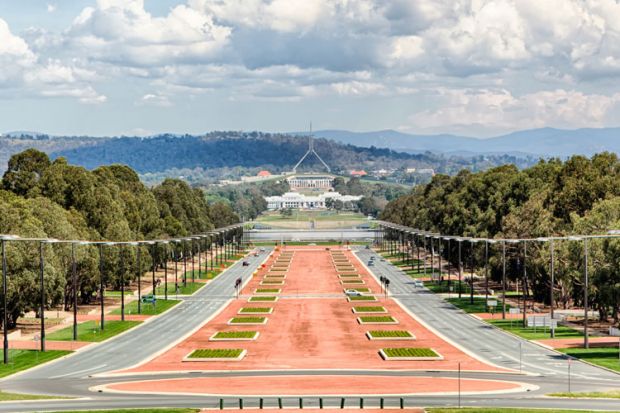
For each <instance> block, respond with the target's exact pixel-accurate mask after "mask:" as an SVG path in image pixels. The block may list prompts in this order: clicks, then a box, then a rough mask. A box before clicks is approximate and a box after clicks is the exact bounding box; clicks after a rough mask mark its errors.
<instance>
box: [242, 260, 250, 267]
mask: <svg viewBox="0 0 620 413" xmlns="http://www.w3.org/2000/svg"><path fill="white" fill-rule="evenodd" d="M242 265H243V266H244V267H249V266H250V263H249V262H248V261H243V264H242Z"/></svg>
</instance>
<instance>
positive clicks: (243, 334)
mask: <svg viewBox="0 0 620 413" xmlns="http://www.w3.org/2000/svg"><path fill="white" fill-rule="evenodd" d="M254 336H256V331H220V332H219V333H216V334H215V335H214V336H213V338H215V339H220V340H221V339H226V338H237V339H240V338H254Z"/></svg>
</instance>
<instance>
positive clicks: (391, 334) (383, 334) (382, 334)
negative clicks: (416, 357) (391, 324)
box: [369, 330, 412, 338]
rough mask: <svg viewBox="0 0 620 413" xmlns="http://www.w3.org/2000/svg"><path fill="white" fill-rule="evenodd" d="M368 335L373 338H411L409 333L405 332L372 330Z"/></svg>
mask: <svg viewBox="0 0 620 413" xmlns="http://www.w3.org/2000/svg"><path fill="white" fill-rule="evenodd" d="M369 333H370V335H372V336H373V337H375V338H408V337H412V335H411V333H410V332H408V331H405V330H372V331H369Z"/></svg>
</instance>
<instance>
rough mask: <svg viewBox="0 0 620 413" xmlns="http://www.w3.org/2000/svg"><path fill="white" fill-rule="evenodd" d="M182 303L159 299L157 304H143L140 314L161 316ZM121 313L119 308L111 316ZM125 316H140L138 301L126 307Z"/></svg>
mask: <svg viewBox="0 0 620 413" xmlns="http://www.w3.org/2000/svg"><path fill="white" fill-rule="evenodd" d="M180 302H181V301H179V300H164V299H161V300H160V299H157V300H156V301H155V304H151V303H142V305H141V306H140V310H141V312H140V314H144V315H157V314H161V313H163V312H164V311H166V310H168V309H169V308H171V307H174V306H175V305H177V304H178V303H180ZM120 313H121V309H120V308H117V309H116V310H114V311H112V312H111V313H110V314H115V315H118V314H120ZM125 314H138V301H137V300H136V301H132V302H130V303H127V304H126V305H125Z"/></svg>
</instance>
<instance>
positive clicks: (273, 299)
mask: <svg viewBox="0 0 620 413" xmlns="http://www.w3.org/2000/svg"><path fill="white" fill-rule="evenodd" d="M276 301H278V297H273V296H255V297H250V298H249V299H248V302H250V303H257V302H268V303H273V302H276Z"/></svg>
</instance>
